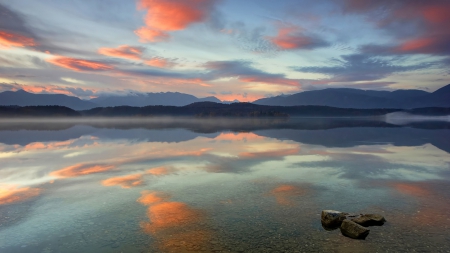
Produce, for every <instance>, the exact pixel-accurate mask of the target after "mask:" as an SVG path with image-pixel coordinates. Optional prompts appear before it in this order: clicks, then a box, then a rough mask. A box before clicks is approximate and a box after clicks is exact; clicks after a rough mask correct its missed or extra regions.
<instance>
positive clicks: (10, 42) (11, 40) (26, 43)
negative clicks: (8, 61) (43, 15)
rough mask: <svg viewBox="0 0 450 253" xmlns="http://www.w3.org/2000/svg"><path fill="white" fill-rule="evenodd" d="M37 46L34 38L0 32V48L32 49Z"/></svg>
mask: <svg viewBox="0 0 450 253" xmlns="http://www.w3.org/2000/svg"><path fill="white" fill-rule="evenodd" d="M35 45H36V43H35V41H34V39H33V38H29V37H26V36H22V35H20V34H16V33H10V32H6V31H0V48H10V47H31V46H35Z"/></svg>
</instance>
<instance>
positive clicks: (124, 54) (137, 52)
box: [98, 45, 145, 60]
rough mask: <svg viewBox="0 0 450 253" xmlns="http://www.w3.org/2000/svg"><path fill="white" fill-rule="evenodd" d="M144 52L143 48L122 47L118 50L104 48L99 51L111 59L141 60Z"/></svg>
mask: <svg viewBox="0 0 450 253" xmlns="http://www.w3.org/2000/svg"><path fill="white" fill-rule="evenodd" d="M144 50H145V48H143V47H133V46H128V45H121V46H118V47H117V48H108V47H102V48H100V49H99V50H98V53H99V54H102V55H106V56H111V57H117V58H125V59H131V60H139V59H140V58H141V56H142V53H143V52H144Z"/></svg>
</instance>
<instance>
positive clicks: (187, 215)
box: [142, 202, 201, 234]
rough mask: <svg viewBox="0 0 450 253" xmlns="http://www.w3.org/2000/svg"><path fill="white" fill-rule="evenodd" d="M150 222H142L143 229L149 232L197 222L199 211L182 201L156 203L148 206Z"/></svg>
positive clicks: (199, 215)
mask: <svg viewBox="0 0 450 253" xmlns="http://www.w3.org/2000/svg"><path fill="white" fill-rule="evenodd" d="M147 215H148V217H149V219H150V222H148V223H143V224H142V227H143V228H144V231H145V232H146V233H149V234H153V233H156V232H158V231H159V230H163V229H168V228H177V227H181V226H187V225H190V224H192V223H195V222H198V221H199V219H200V217H201V213H200V212H199V211H198V210H195V209H193V208H191V207H189V206H188V205H187V204H185V203H182V202H162V203H156V204H155V205H152V206H150V207H149V208H148V211H147Z"/></svg>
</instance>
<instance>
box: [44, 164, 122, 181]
mask: <svg viewBox="0 0 450 253" xmlns="http://www.w3.org/2000/svg"><path fill="white" fill-rule="evenodd" d="M114 168H115V167H114V166H112V165H102V164H97V165H93V164H75V165H72V166H69V167H66V168H64V169H60V170H57V171H53V172H51V173H50V176H53V177H58V178H70V177H78V176H84V175H89V174H94V173H100V172H105V171H108V170H112V169H114Z"/></svg>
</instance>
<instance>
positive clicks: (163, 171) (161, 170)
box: [147, 167, 170, 176]
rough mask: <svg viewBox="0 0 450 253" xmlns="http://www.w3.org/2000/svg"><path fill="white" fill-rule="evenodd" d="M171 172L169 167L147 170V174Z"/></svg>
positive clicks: (160, 174)
mask: <svg viewBox="0 0 450 253" xmlns="http://www.w3.org/2000/svg"><path fill="white" fill-rule="evenodd" d="M169 173H170V169H169V168H167V167H157V168H152V169H149V170H147V174H150V175H154V176H163V175H167V174H169Z"/></svg>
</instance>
